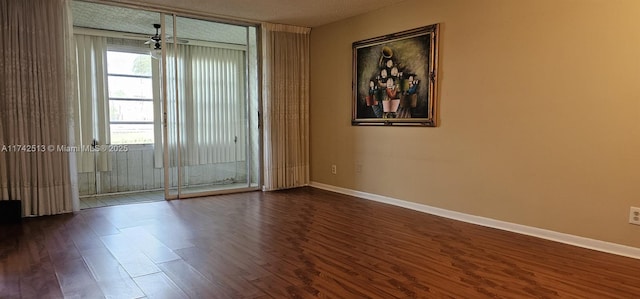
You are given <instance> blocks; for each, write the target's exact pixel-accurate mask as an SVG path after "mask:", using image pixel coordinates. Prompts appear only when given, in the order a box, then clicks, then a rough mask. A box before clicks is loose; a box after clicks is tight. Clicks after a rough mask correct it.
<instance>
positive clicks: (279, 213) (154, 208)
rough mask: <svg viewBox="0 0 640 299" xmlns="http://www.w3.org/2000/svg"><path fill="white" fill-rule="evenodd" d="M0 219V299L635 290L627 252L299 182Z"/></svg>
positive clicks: (573, 294)
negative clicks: (14, 221) (282, 187)
mask: <svg viewBox="0 0 640 299" xmlns="http://www.w3.org/2000/svg"><path fill="white" fill-rule="evenodd" d="M0 229H1V231H0V298H62V297H66V298H103V297H105V298H640V260H634V259H631V258H625V257H620V256H615V255H610V254H606V253H601V252H596V251H591V250H587V249H582V248H577V247H573V246H569V245H564V244H560V243H555V242H551V241H546V240H542V239H537V238H533V237H528V236H524V235H518V234H514V233H509V232H504V231H500V230H495V229H490V228H485V227H480V226H475V225H471V224H466V223H462V222H457V221H452V220H448V219H444V218H440V217H436V216H430V215H427V214H423V213H419V212H416V211H412V210H407V209H403V208H399V207H394V206H389V205H385V204H380V203H376V202H371V201H367V200H363V199H358V198H354V197H350V196H345V195H340V194H336V193H331V192H327V191H323V190H318V189H313V188H301V189H295V190H288V191H279V192H271V193H262V192H254V193H244V194H235V195H224V196H216V197H209V198H199V199H188V200H180V201H171V202H154V203H145V204H134V205H127V206H114V207H104V208H96V209H89V210H83V211H81V212H79V213H77V214H75V215H60V216H53V217H40V218H34V219H25V220H24V221H23V223H22V224H21V225H13V226H6V225H5V226H0Z"/></svg>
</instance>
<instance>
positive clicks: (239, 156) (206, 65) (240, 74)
mask: <svg viewBox="0 0 640 299" xmlns="http://www.w3.org/2000/svg"><path fill="white" fill-rule="evenodd" d="M172 48H173V47H172V46H168V47H167V49H168V55H167V79H168V86H167V104H168V105H167V106H168V108H167V127H168V133H169V134H168V141H167V142H168V147H169V151H170V164H171V166H175V165H176V162H177V155H176V151H177V148H178V145H180V162H181V165H201V164H213V163H225V162H234V161H243V160H245V154H246V149H245V144H246V140H245V139H246V135H245V134H246V132H245V129H244V127H245V126H244V124H245V123H246V111H245V108H244V107H246V103H245V102H246V97H245V52H244V51H241V50H234V49H224V48H213V47H203V46H190V45H178V51H177V53H173V49H172ZM176 58H177V59H176ZM176 60H177V64H176ZM176 74H177V76H176ZM159 125H160V124H159V123H157V124H156V126H157V128H158V129H159V128H160V127H159ZM178 141H179V142H178ZM155 146H156V150H158V149H161V148H162V144H161V143H160V142H158V141H156V144H155ZM156 153H158V151H156Z"/></svg>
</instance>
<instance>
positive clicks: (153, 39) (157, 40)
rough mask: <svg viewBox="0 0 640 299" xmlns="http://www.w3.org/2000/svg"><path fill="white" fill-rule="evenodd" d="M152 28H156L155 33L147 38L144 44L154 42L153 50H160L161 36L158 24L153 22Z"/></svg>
mask: <svg viewBox="0 0 640 299" xmlns="http://www.w3.org/2000/svg"><path fill="white" fill-rule="evenodd" d="M153 28H155V29H156V35H154V36H152V37H150V38H149V40H148V41H147V42H145V43H144V44H145V45H150V44H154V48H153V49H154V50H161V49H162V47H161V46H160V41H162V37H160V33H159V32H158V30H160V24H153Z"/></svg>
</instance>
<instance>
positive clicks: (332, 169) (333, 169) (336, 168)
mask: <svg viewBox="0 0 640 299" xmlns="http://www.w3.org/2000/svg"><path fill="white" fill-rule="evenodd" d="M331 173H333V174H338V167H337V166H335V165H331Z"/></svg>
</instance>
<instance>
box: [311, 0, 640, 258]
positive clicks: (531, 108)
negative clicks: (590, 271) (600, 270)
mask: <svg viewBox="0 0 640 299" xmlns="http://www.w3.org/2000/svg"><path fill="white" fill-rule="evenodd" d="M638 16H640V1H637V0H414V1H406V2H403V3H402V4H401V5H397V6H394V7H393V8H389V9H385V10H382V11H377V12H374V13H369V14H366V15H362V16H359V17H355V18H351V19H348V20H344V21H341V22H338V23H333V24H329V25H325V26H322V27H318V28H314V29H313V31H312V35H311V158H312V161H311V168H312V173H311V179H312V181H314V182H319V183H324V184H329V185H334V186H339V187H343V188H349V189H354V190H359V191H364V192H369V193H374V194H380V195H385V196H390V197H394V198H398V199H402V200H407V201H412V202H417V203H422V204H427V205H431V206H435V207H440V208H444V209H449V210H454V211H459V212H463V213H468V214H472V215H478V216H484V217H489V218H494V219H498V220H503V221H508V222H513V223H518V224H523V225H529V226H534V227H539V228H544V229H550V230H554V231H558V232H563V233H569V234H574V235H578V236H584V237H589V238H594V239H598V240H604V241H610V242H615V243H619V244H625V245H631V246H635V247H640V226H634V225H630V224H628V223H627V220H628V213H629V207H630V206H632V205H633V206H640V19H639V18H638ZM432 23H441V24H442V25H441V26H442V27H441V36H440V42H441V44H440V45H441V47H440V72H439V75H440V97H439V115H440V125H439V127H437V128H423V127H418V128H415V127H414V128H400V127H353V126H351V125H350V117H351V43H352V42H354V41H357V40H362V39H366V38H370V37H375V36H380V35H384V34H388V33H393V32H398V31H402V30H406V29H411V28H416V27H420V26H424V25H428V24H432ZM331 164H336V165H337V167H338V174H337V175H332V174H331Z"/></svg>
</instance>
